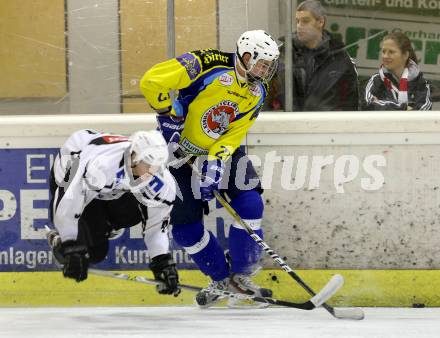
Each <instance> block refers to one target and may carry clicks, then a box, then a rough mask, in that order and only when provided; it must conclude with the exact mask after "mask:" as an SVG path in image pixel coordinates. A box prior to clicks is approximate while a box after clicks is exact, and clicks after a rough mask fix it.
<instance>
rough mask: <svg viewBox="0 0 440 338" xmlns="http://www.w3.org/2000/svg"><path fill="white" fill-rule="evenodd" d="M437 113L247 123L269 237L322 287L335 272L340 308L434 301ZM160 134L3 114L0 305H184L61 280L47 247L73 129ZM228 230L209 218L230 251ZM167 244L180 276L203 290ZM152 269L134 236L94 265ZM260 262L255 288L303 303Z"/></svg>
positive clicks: (111, 118) (122, 120)
mask: <svg viewBox="0 0 440 338" xmlns="http://www.w3.org/2000/svg"><path fill="white" fill-rule="evenodd" d="M438 113H439V112H432V113H421V112H420V113H419V112H417V113H414V112H413V113H388V112H380V113H370V114H366V113H358V112H354V113H352V114H350V113H327V114H322V113H307V114H299V113H291V114H285V113H262V114H261V116H260V117H259V118H258V119H257V121H256V123H255V125H254V126H253V128H252V129H251V132H250V133H249V135H248V137H247V139H246V141H245V145H247V151H248V154H249V155H250V157H251V159H252V161H253V163H254V166H255V167H256V169H257V171H258V172H259V174H260V177H261V178H262V182H263V187H264V188H265V193H264V199H265V205H266V211H265V220H264V227H265V234H266V237H265V239H266V241H267V242H268V244H269V245H270V246H271V247H273V248H274V249H275V251H276V252H277V253H278V254H279V255H280V256H282V257H283V258H285V260H286V261H287V262H288V263H289V264H290V265H291V267H292V268H295V269H296V268H297V269H298V271H301V276H302V277H303V278H304V280H305V281H306V282H308V283H310V285H311V286H313V287H314V288H316V289H319V288H320V287H322V286H323V285H324V284H325V282H326V281H327V280H328V279H329V278H330V276H331V274H333V273H336V272H340V273H341V274H342V275H343V276H344V277H345V278H346V283H345V286H344V288H343V289H342V290H341V291H340V292H339V293H338V295H337V296H336V297H335V298H334V299H333V303H334V304H335V305H346V306H351V305H356V306H412V305H414V304H416V306H417V304H424V305H425V306H440V299H439V296H438V295H437V294H436V290H439V286H440V285H438V284H439V282H438V281H439V280H440V278H439V272H438V269H439V266H440V250H438V249H437V248H438V243H440V232H438V230H437V229H438V227H439V219H440V215H439V209H440V208H439V206H440V198H439V194H440V179H439V175H438V174H439V170H438V168H439V164H440V137H439V136H440V133H439V132H440V119H438V118H437V115H438ZM154 126H155V121H154V118H153V116H152V115H135V116H133V115H132V116H127V115H96V116H90V115H82V116H81V115H69V116H22V117H13V116H9V117H1V118H0V135H1V137H0V170H1V171H0V202H1V203H0V271H1V272H2V273H1V274H0V285H2V288H1V289H0V305H5V306H13V305H73V304H77V305H124V304H129V305H140V304H191V303H192V296H193V295H191V294H190V293H188V292H185V293H183V294H182V296H181V297H178V298H173V297H163V296H158V295H156V293H155V292H154V289H153V288H152V287H149V286H145V285H137V284H135V283H130V282H123V281H117V280H116V281H115V280H111V279H107V278H103V277H94V276H90V277H89V279H88V280H87V281H86V282H84V283H80V284H77V283H75V282H71V281H67V280H64V279H63V278H62V276H61V273H60V272H59V271H57V270H58V268H57V267H56V266H55V265H54V262H53V257H52V255H51V253H50V252H49V250H48V247H47V245H46V243H45V240H44V231H43V227H44V225H45V224H48V223H49V221H48V210H47V208H48V198H49V195H48V189H47V185H48V184H47V177H48V173H49V168H50V165H51V163H52V161H53V157H54V155H55V154H56V152H57V148H58V147H59V146H60V145H61V144H62V143H63V141H64V140H65V139H66V138H67V137H68V135H70V134H71V133H72V132H73V131H75V130H78V129H82V128H94V129H97V130H104V131H111V132H115V133H122V134H130V133H131V132H133V131H135V130H138V129H151V128H154ZM213 207H214V208H215V206H213ZM229 223H230V219H229V218H228V217H227V216H225V214H224V211H222V210H216V211H215V212H214V213H213V214H212V215H211V216H210V218H209V219H208V220H207V227H208V228H209V229H210V230H212V231H213V232H215V233H216V235H217V236H218V237H219V238H220V241H221V242H222V244H226V241H227V236H228V227H227V225H228V224H229ZM225 225H226V226H225ZM172 248H173V255H174V256H175V258H176V260H177V262H178V265H179V268H180V271H181V272H180V273H181V276H182V282H184V283H187V284H195V285H200V286H203V285H205V284H206V283H207V279H206V278H205V277H203V276H202V275H201V274H200V273H199V272H198V271H197V270H195V266H194V263H193V262H192V261H191V260H190V259H189V257H188V256H187V255H186V254H185V253H184V252H183V251H182V250H181V249H180V248H179V247H177V246H176V245H174V244H173V247H172ZM147 267H148V259H147V251H146V250H145V248H144V246H143V241H142V238H141V234H140V231H139V229H138V228H132V229H130V230H126V231H125V232H124V233H123V234H122V235H121V236H120V237H119V238H118V239H116V240H114V241H112V242H111V246H110V251H109V257H108V258H107V260H106V261H105V262H104V263H102V264H100V265H99V268H103V269H112V270H121V269H122V270H124V271H127V270H128V271H132V270H135V271H138V272H137V273H139V271H142V270H144V269H146V268H147ZM264 267H265V270H264V271H263V272H262V273H260V274H259V275H258V277H257V278H256V280H257V281H259V282H261V283H262V284H264V285H265V286H267V287H271V288H273V289H274V291H275V294H276V296H277V297H279V298H286V299H290V300H295V301H296V300H298V299H305V298H306V297H307V296H306V294H305V292H304V291H303V290H302V289H300V288H299V287H297V286H296V283H295V282H294V281H293V280H291V278H290V277H289V276H288V275H287V274H285V273H284V272H282V271H280V270H275V268H276V267H275V266H274V263H273V262H272V260H270V259H268V258H266V259H265V260H264Z"/></svg>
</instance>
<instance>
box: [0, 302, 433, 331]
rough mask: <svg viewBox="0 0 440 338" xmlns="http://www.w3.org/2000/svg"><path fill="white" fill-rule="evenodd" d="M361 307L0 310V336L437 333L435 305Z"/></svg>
mask: <svg viewBox="0 0 440 338" xmlns="http://www.w3.org/2000/svg"><path fill="white" fill-rule="evenodd" d="M364 310H365V315H366V318H365V320H363V321H347V320H338V319H335V318H333V317H331V316H330V315H329V314H328V313H327V312H326V311H325V310H323V309H316V310H313V311H301V310H296V309H287V308H268V309H258V310H254V309H253V310H242V309H240V310H238V309H234V310H232V309H227V308H215V309H207V310H200V309H198V308H196V307H188V306H185V307H106V308H102V307H101V308H96V307H95V308H91V307H90V308H84V307H83V308H78V307H76V308H2V309H0V337H33V338H35V337H45V338H48V337H53V338H55V337H130V338H135V337H228V336H229V337H231V338H232V337H233V338H240V337H255V338H261V337H274V338H279V337H298V338H307V337H320V338H325V337H347V338H348V337H349V338H356V337H368V338H375V337H380V338H393V337H396V338H397V337H399V338H405V337H411V338H413V337H417V338H423V337H440V320H439V319H440V308H435V309H428V308H423V309H398V308H365V309H364Z"/></svg>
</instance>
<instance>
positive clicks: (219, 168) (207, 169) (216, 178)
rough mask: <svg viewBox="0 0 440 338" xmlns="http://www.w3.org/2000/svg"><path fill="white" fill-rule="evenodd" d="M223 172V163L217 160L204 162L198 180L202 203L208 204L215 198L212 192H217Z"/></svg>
mask: <svg viewBox="0 0 440 338" xmlns="http://www.w3.org/2000/svg"><path fill="white" fill-rule="evenodd" d="M224 171H225V169H224V164H223V161H221V160H219V159H214V160H206V161H205V162H203V165H202V176H201V179H200V194H201V198H202V201H206V202H209V201H210V200H212V199H213V198H214V197H215V196H214V191H215V190H218V188H219V184H220V181H221V179H222V176H223V173H224Z"/></svg>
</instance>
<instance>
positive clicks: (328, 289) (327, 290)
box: [88, 268, 342, 310]
mask: <svg viewBox="0 0 440 338" xmlns="http://www.w3.org/2000/svg"><path fill="white" fill-rule="evenodd" d="M88 271H89V273H91V274H93V275H96V276H104V277H110V278H116V279H121V280H127V281H132V282H138V283H143V284H148V285H159V284H160V283H161V282H159V281H157V280H154V279H150V278H147V277H143V276H130V275H127V274H124V273H120V272H116V271H106V270H98V269H93V268H90V269H89V270H88ZM337 276H338V275H335V276H333V278H332V279H331V280H330V282H329V283H328V284H327V285H326V286H325V287H324V288H323V289H322V290H321V292H319V293H318V294H317V295H315V296H314V297H312V298H311V299H310V300H308V301H306V302H304V303H292V302H288V301H284V300H279V299H274V298H269V297H258V296H252V295H247V294H244V293H235V292H231V291H226V290H218V289H216V290H213V292H212V293H213V294H215V295H217V296H222V297H227V298H233V299H239V300H251V301H255V302H258V303H265V304H272V305H278V306H284V307H290V308H295V309H300V310H313V309H315V308H317V307H319V306H321V304H322V303H324V302H325V301H326V300H327V299H329V298H330V297H331V296H333V295H334V294H335V293H336V291H338V289H339V288H340V287H341V286H342V284H341V283H340V279H339V277H337ZM179 287H180V288H181V289H186V290H189V291H195V292H198V291H200V290H202V288H201V287H198V286H193V285H187V284H179Z"/></svg>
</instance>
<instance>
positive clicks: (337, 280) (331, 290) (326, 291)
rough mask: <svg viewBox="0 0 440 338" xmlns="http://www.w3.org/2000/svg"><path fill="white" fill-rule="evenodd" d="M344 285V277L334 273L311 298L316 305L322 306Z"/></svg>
mask: <svg viewBox="0 0 440 338" xmlns="http://www.w3.org/2000/svg"><path fill="white" fill-rule="evenodd" d="M343 285H344V277H342V276H341V275H334V276H333V277H332V278H331V279H330V281H329V282H328V283H327V284H326V285H325V286H324V287H323V288H322V289H321V291H319V292H318V293H317V294H316V295H315V296H313V297H312V299H311V300H310V301H311V302H312V303H313V304H315V306H316V307H319V306H321V305H322V304H323V303H325V302H326V301H327V300H328V299H329V298H330V297H332V296H333V295H334V294H335V293H336V292H337V291H338V290H339V289H340V288H341V287H342V286H343Z"/></svg>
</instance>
